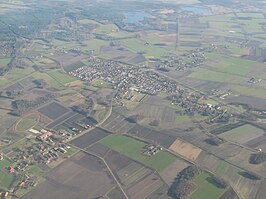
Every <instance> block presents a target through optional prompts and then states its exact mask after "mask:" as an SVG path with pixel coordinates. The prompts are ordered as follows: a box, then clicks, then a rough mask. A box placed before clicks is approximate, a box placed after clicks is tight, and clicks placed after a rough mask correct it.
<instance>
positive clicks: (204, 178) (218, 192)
mask: <svg viewBox="0 0 266 199" xmlns="http://www.w3.org/2000/svg"><path fill="white" fill-rule="evenodd" d="M208 178H211V175H210V174H208V173H207V172H203V173H202V174H201V175H199V176H198V177H196V179H195V180H194V182H195V183H196V184H197V186H198V188H197V190H196V191H195V192H193V193H192V195H191V196H190V197H189V199H219V198H220V197H221V196H222V194H223V193H224V192H225V191H226V189H221V188H218V187H216V186H215V185H213V184H212V183H210V182H208Z"/></svg>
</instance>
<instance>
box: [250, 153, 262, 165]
mask: <svg viewBox="0 0 266 199" xmlns="http://www.w3.org/2000/svg"><path fill="white" fill-rule="evenodd" d="M265 161H266V153H264V152H259V153H255V154H251V156H250V158H249V162H250V163H251V164H261V163H263V162H265Z"/></svg>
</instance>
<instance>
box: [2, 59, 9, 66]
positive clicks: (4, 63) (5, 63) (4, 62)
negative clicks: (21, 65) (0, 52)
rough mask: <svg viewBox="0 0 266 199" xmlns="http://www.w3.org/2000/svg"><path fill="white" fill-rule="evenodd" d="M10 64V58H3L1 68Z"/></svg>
mask: <svg viewBox="0 0 266 199" xmlns="http://www.w3.org/2000/svg"><path fill="white" fill-rule="evenodd" d="M9 62H10V58H1V59H0V67H3V66H5V65H7V64H8V63H9Z"/></svg>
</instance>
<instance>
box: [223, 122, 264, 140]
mask: <svg viewBox="0 0 266 199" xmlns="http://www.w3.org/2000/svg"><path fill="white" fill-rule="evenodd" d="M264 133H265V132H264V131H263V130H262V129H259V128H256V127H254V126H251V125H248V124H247V125H243V126H240V127H237V128H235V129H232V130H230V131H227V132H225V133H223V134H221V137H222V138H224V139H228V140H233V141H236V142H239V143H242V144H243V143H246V142H248V141H249V140H252V139H256V138H257V137H260V136H262V135H263V134H264Z"/></svg>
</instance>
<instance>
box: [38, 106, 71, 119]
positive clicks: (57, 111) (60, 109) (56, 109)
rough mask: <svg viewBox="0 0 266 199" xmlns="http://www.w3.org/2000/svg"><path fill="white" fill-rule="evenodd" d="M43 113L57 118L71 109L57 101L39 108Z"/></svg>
mask: <svg viewBox="0 0 266 199" xmlns="http://www.w3.org/2000/svg"><path fill="white" fill-rule="evenodd" d="M38 111H39V112H40V113H41V114H43V115H45V116H47V117H48V118H50V119H52V120H55V119H57V118H59V117H61V116H62V115H64V114H66V113H67V112H69V109H67V108H66V107H64V106H63V105H61V104H58V103H56V102H52V103H50V104H48V105H46V106H44V107H42V108H40V109H39V110H38Z"/></svg>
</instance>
